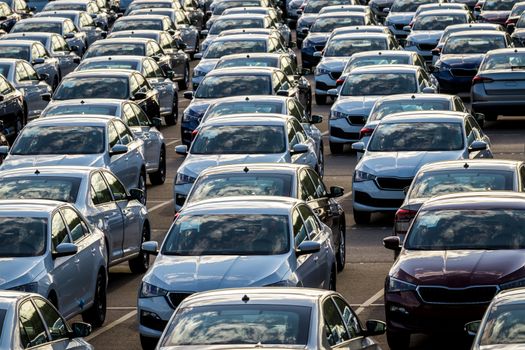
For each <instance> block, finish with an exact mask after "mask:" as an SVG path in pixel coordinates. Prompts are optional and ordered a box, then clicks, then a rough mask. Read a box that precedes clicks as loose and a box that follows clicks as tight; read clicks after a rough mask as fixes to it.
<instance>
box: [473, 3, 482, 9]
mask: <svg viewBox="0 0 525 350" xmlns="http://www.w3.org/2000/svg"><path fill="white" fill-rule="evenodd" d="M474 10H481V4H480V3H479V2H478V3H477V4H476V5H475V6H474Z"/></svg>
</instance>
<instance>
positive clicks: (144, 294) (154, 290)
mask: <svg viewBox="0 0 525 350" xmlns="http://www.w3.org/2000/svg"><path fill="white" fill-rule="evenodd" d="M167 294H168V291H167V290H165V289H162V288H160V287H157V286H154V285H153V284H149V283H146V282H142V286H141V287H140V296H139V297H140V298H153V297H163V296H166V295H167Z"/></svg>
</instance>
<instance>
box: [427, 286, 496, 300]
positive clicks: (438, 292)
mask: <svg viewBox="0 0 525 350" xmlns="http://www.w3.org/2000/svg"><path fill="white" fill-rule="evenodd" d="M417 292H418V294H419V297H420V298H421V300H423V301H424V302H425V303H439V304H482V303H489V302H490V301H491V300H492V298H493V297H494V295H496V293H497V292H498V287H497V286H476V287H467V288H447V287H440V286H432V287H427V286H419V287H418V288H417Z"/></svg>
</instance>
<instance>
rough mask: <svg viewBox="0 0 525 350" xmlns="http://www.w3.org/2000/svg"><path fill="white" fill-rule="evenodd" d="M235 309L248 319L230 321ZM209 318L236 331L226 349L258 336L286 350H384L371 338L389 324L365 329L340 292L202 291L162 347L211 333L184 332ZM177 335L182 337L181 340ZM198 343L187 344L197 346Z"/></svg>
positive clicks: (177, 317) (188, 302) (178, 314)
mask: <svg viewBox="0 0 525 350" xmlns="http://www.w3.org/2000/svg"><path fill="white" fill-rule="evenodd" d="M244 296H246V298H244ZM243 298H244V300H246V302H244V301H243ZM219 300H221V301H222V302H219ZM285 300H286V301H285ZM233 310H235V311H237V310H239V311H240V312H241V315H242V316H240V317H231V316H229V315H228V314H229V312H230V311H233ZM302 314H303V315H304V316H302ZM251 315H254V316H255V317H252V316H251ZM203 317H206V320H209V321H210V322H211V323H212V324H213V327H214V328H215V327H216V328H217V329H224V328H228V329H232V334H231V335H229V336H226V337H225V338H223V339H222V341H221V343H222V344H244V343H246V342H251V339H250V340H248V339H247V338H245V337H243V335H246V334H253V336H254V337H255V341H258V342H259V343H261V344H265V346H272V347H273V346H276V347H277V346H278V347H279V348H283V349H289V348H295V347H304V348H308V349H310V348H312V349H328V348H330V347H332V346H334V347H335V346H337V345H338V344H340V343H346V344H348V346H349V347H352V349H354V348H355V349H366V348H371V349H379V350H380V347H379V345H378V344H376V343H375V341H374V340H372V338H370V337H371V336H374V335H380V334H383V333H384V332H385V325H384V323H383V322H381V321H376V320H368V321H366V328H365V327H363V326H361V321H360V320H359V319H358V318H357V316H356V313H355V312H354V311H353V310H352V308H351V307H350V305H349V303H348V302H347V301H346V300H345V299H344V298H343V296H342V295H341V294H339V293H336V292H332V291H323V290H319V289H307V288H293V287H292V288H272V289H271V290H268V288H237V289H230V290H229V291H210V292H201V293H198V294H195V295H191V296H189V297H187V298H186V299H184V301H182V303H181V304H180V306H179V307H178V308H177V310H176V311H175V312H174V315H173V316H172V318H171V319H170V321H169V323H168V325H167V326H166V331H165V332H164V333H163V334H162V337H161V339H160V340H159V346H160V347H161V348H163V347H168V346H176V344H180V343H182V342H186V339H187V337H188V336H189V334H192V333H193V334H195V335H196V337H200V336H201V334H202V333H207V331H208V329H207V328H201V327H199V326H200V323H199V325H197V324H195V326H193V327H190V328H189V329H188V328H184V330H183V329H180V328H181V327H183V325H186V324H188V323H187V322H188V320H190V319H191V320H200V319H202V318H203ZM292 320H293V321H292ZM303 322H304V323H303ZM317 325H323V326H322V328H325V329H330V331H328V330H327V331H326V332H325V331H321V330H320V328H321V327H317ZM189 332H191V333H189ZM176 334H177V335H180V336H181V337H180V338H176V336H175V335H176ZM288 334H290V335H288ZM205 338H206V339H207V340H206V341H205V343H206V344H208V343H211V339H210V338H209V337H205ZM193 339H195V338H191V340H190V339H188V340H187V342H188V343H190V344H192V345H193ZM190 346H191V345H190ZM204 346H206V345H204ZM219 346H220V345H219ZM228 346H231V347H233V346H239V345H228Z"/></svg>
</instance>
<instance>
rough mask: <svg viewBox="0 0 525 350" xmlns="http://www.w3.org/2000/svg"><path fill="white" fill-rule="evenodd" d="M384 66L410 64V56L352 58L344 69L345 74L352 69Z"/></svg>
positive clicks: (382, 55)
mask: <svg viewBox="0 0 525 350" xmlns="http://www.w3.org/2000/svg"><path fill="white" fill-rule="evenodd" d="M380 64H381V65H385V64H410V56H400V55H396V56H386V55H384V54H381V56H375V57H374V56H370V57H353V58H351V59H350V61H349V62H348V65H347V66H346V68H345V71H344V72H345V73H347V72H350V71H351V70H352V69H354V68H357V67H364V66H377V65H380Z"/></svg>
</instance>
